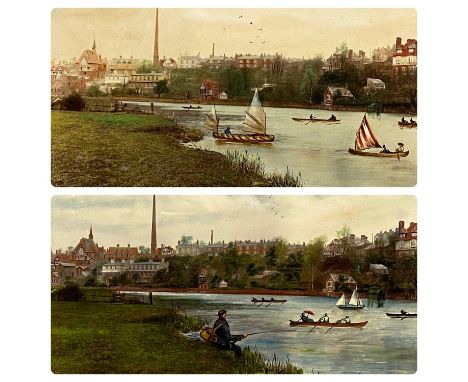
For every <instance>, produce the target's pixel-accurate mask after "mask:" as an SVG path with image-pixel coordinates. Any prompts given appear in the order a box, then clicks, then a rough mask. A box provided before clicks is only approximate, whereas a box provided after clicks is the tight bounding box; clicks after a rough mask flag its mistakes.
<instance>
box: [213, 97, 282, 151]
mask: <svg viewBox="0 0 468 382" xmlns="http://www.w3.org/2000/svg"><path fill="white" fill-rule="evenodd" d="M245 114H246V115H245V120H244V123H243V125H244V131H245V132H247V133H252V134H232V133H222V132H219V131H218V129H216V131H214V132H213V137H214V138H216V139H217V140H220V141H225V142H238V143H265V142H273V141H274V140H275V136H274V135H268V134H267V133H266V114H265V111H264V110H263V106H262V103H261V102H260V98H259V96H258V89H257V88H255V93H254V96H253V98H252V102H251V104H250V107H249V108H248V109H247V110H246V111H245Z"/></svg>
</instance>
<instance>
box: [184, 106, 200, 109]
mask: <svg viewBox="0 0 468 382" xmlns="http://www.w3.org/2000/svg"><path fill="white" fill-rule="evenodd" d="M182 109H185V110H200V109H202V107H201V106H198V107H189V106H182Z"/></svg>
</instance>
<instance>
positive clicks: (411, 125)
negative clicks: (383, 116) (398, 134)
mask: <svg viewBox="0 0 468 382" xmlns="http://www.w3.org/2000/svg"><path fill="white" fill-rule="evenodd" d="M398 126H400V129H403V128H404V127H406V128H408V129H412V128H414V127H417V126H418V124H417V122H401V121H398Z"/></svg>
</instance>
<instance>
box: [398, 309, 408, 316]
mask: <svg viewBox="0 0 468 382" xmlns="http://www.w3.org/2000/svg"><path fill="white" fill-rule="evenodd" d="M400 313H401V314H403V315H405V314H408V312H407V311H405V310H403V309H402V310H400Z"/></svg>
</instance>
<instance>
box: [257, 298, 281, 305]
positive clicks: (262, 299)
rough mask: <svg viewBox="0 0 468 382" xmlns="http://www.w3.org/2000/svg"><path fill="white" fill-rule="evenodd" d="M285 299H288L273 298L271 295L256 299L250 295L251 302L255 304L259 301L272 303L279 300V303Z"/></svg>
mask: <svg viewBox="0 0 468 382" xmlns="http://www.w3.org/2000/svg"><path fill="white" fill-rule="evenodd" d="M286 301H288V300H275V299H274V298H273V297H272V298H270V299H265V298H263V297H262V298H260V299H258V298H255V297H252V302H253V303H255V304H258V303H260V302H268V303H272V302H281V303H284V302H286Z"/></svg>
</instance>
